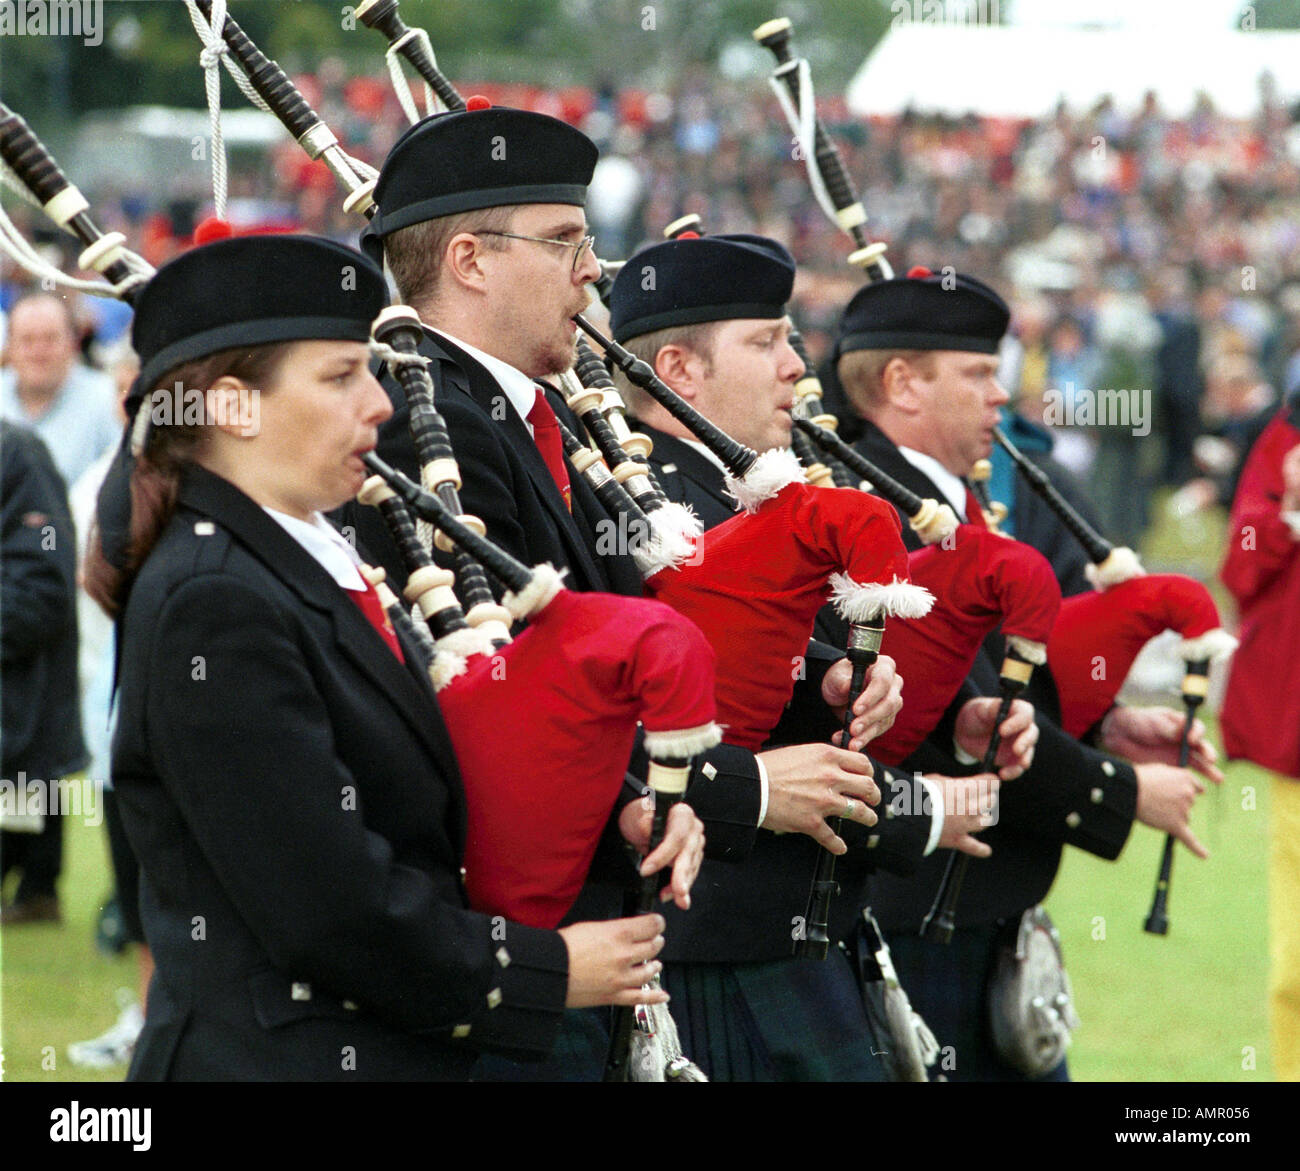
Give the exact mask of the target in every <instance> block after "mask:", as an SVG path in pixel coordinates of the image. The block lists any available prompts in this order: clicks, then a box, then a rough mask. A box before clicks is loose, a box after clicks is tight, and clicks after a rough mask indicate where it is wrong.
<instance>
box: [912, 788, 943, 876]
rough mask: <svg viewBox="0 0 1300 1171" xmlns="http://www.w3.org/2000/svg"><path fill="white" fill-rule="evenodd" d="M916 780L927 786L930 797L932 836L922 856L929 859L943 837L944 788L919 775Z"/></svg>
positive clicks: (927, 841)
mask: <svg viewBox="0 0 1300 1171" xmlns="http://www.w3.org/2000/svg"><path fill="white" fill-rule="evenodd" d="M916 779H917V780H918V781H920V783H921V784H922V785H924V786H925V791H926V792H927V793H928V794H929V795H930V836H929V838H928V839H927V840H926V843H925V853H924V854H923V855H922V857H925V858H928V857H929V856H930V855H931V854H933V853H934V851H935V849H936V848H937V847H938V845H939V839H940V838H941V837H943V819H944V808H943V786H942V785H940V784H939V783H938V782H937V781H931V780H927V779H926V778H925V777H923V776H921V775H920V774H919V773H918V774H917V777H916Z"/></svg>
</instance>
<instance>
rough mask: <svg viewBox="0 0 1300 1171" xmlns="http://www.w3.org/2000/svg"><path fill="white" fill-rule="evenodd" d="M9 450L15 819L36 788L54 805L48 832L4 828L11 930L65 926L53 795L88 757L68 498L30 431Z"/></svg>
mask: <svg viewBox="0 0 1300 1171" xmlns="http://www.w3.org/2000/svg"><path fill="white" fill-rule="evenodd" d="M0 448H2V449H3V461H0V468H2V469H3V471H2V477H3V482H2V483H0V610H3V613H4V622H3V624H0V642H2V643H3V660H2V661H0V671H2V672H3V688H2V689H0V708H2V709H3V714H2V716H0V742H2V745H3V746H2V747H0V776H2V777H3V778H4V780H5V781H7V782H9V783H10V784H11V785H12V786H13V788H12V789H9V788H8V787H7V790H8V792H9V794H11V795H12V797H13V798H14V809H13V811H12V812H31V810H30V809H28V808H26V806H27V802H28V794H29V793H30V794H33V795H35V790H34V789H33V786H36V787H38V788H39V791H40V793H41V794H42V795H43V797H44V801H45V806H44V809H43V810H42V812H43V813H44V818H43V822H42V824H41V826H40V827H39V829H36V828H35V827H34V826H28V827H27V832H14V831H13V830H9V829H5V830H0V883H3V882H4V880H5V879H6V878H7V877H8V875H9V873H10V872H11V871H13V870H21V872H22V878H21V880H20V881H19V883H18V886H17V889H16V891H15V893H14V898H13V901H12V902H10V903H5V904H4V905H3V906H0V924H3V925H4V926H6V927H11V926H16V925H20V924H29V923H57V922H59V921H60V919H61V918H62V916H61V912H60V909H59V898H58V890H57V882H58V878H59V873H60V871H61V869H62V862H63V822H62V819H61V818H60V817H59V816H58V815H57V814H56V812H55V810H54V809H53V808H52V803H53V796H52V794H53V793H54V792H55V790H54V782H55V781H57V780H59V779H60V778H63V777H65V776H67V774H68V773H71V772H76V771H77V770H78V769H81V768H84V767H85V765H86V750H85V746H84V745H83V743H82V739H81V714H80V711H79V708H78V703H77V610H76V561H77V541H76V535H75V533H74V532H73V528H72V517H71V515H70V514H69V512H68V494H67V490H66V489H65V488H64V486H63V482H62V480H61V479H60V478H59V474H58V472H57V470H56V469H55V467H54V463H53V461H52V460H51V458H50V454H49V452H48V451H47V450H46V447H45V444H44V443H42V442H41V440H40V438H39V437H38V436H37V435H36V434H35V433H33V432H32V431H31V430H30V429H29V428H26V427H21V426H16V425H15V424H13V423H10V422H7V421H3V422H0ZM20 792H21V793H22V794H23V805H24V808H23V809H19V808H18V803H17V797H18V794H19V793H20ZM8 812H10V811H8V810H6V813H8Z"/></svg>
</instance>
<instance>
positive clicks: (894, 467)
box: [853, 420, 946, 549]
mask: <svg viewBox="0 0 1300 1171" xmlns="http://www.w3.org/2000/svg"><path fill="white" fill-rule="evenodd" d="M862 429H863V434H862V438H861V439H859V440H858V441H857V442H856V443H855V444H854V445H853V447H854V450H855V451H859V452H861V453H862V454H863V455H864V456H865V457H866V458H867V459H869V460H870V461H871V462H872V463H873V464H875V465H876V467H878V468H879V469H880V470H881V471H882V472H884V473H885V475H887V476H889V477H891V478H892V479H895V480H897V481H898V482H899V483H900V484H902V485H903V487H904V488H909V489H911V490H912V491H913V492H915V493H916V494H917V495H918V496H921V497H931V498H933V499H935V500H938V501H939V502H940V503H941V504H942V503H945V502H946V497H945V496H944V495H943V493H942V492H940V491H939V488H938V486H937V485H936V484H935V482H934V481H933V480H931V479H930V477H929V476H927V475H926V474H925V473H924V472H923V471H921V469H920V468H918V467H917V466H916V465H915V464H913V463H911V462H910V461H909V460H908V459H907V457H906V456H905V455H904V454H903V453H902V452H901V451H899V450H898V446H897V444H895V443H894V441H893V440H892V439H890V438H889V436H887V435H886V434H885V433H884V432H883V431H882V430H880V428H879V427H877V426H876V425H875V424H874V423H872V422H870V421H868V420H863V423H862ZM899 520H900V521H901V523H902V526H903V543H904V544H905V545H906V546H907V547H908V548H909V549H918V548H920V544H921V542H920V538H919V537H917V535H916V533H915V532H914V531H913V530H912V528H911V526H910V525H909V524H908V523H907V517H905V516H903V515H902V513H899Z"/></svg>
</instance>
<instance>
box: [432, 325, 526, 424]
mask: <svg viewBox="0 0 1300 1171" xmlns="http://www.w3.org/2000/svg"><path fill="white" fill-rule="evenodd" d="M429 328H430V329H432V330H433V332H434V333H436V334H438V335H439V336H441V337H445V338H446V339H447V340H448V341H449V342H451V343H452V345H455V346H459V347H460V348H461V349H462V350H464V351H465V353H467V354H468V355H469V356H470V357H471V358H473V359H475V360H476V361H478V362H480V363H482V365H483V366H484V368H485V369H486V370H487V372H488V373H489V374H491V375H492V377H493V378H495V379H496V381H497V384H498V385H499V386H500V387H501V389H502V390H503V391H504V392H505V396H506V398H507V399H509V401H510V405H511V406H512V407H514V408H515V410H516V411H517V412H518V414H519V417H520V418H521V419H523V421H524V423H525V424H526V425H527V427H528V431H529V433H530V434H531V433H532V430H533V426H532V424H531V423H529V422H528V412H529V411H531V410H532V409H533V404H534V403H535V402H536V401H537V383H535V382H534V381H533V380H532V379H531V378H529V377H528V375H527V374H525V373H524V372H523V371H522V370H518V369H516V368H515V367H514V366H511V365H510V363H509V362H503V361H501V359H500V358H494V357H493V356H492V355H491V354H485V353H484V352H483V351H482V350H480V349H479V348H478V347H477V346H471V345H470V344H469V342H463V341H461V340H460V338H458V337H455V336H454V335H453V334H450V333H448V332H447V331H446V330H445V329H435V328H434V327H433V326H430V327H429Z"/></svg>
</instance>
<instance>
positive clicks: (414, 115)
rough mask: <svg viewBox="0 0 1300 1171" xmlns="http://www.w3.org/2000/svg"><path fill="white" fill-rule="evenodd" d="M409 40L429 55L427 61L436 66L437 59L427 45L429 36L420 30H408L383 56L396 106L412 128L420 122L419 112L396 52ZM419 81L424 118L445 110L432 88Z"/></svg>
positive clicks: (429, 45)
mask: <svg viewBox="0 0 1300 1171" xmlns="http://www.w3.org/2000/svg"><path fill="white" fill-rule="evenodd" d="M410 40H416V41H419V42H420V45H421V46H422V47H423V49H424V51H425V52H426V53H428V54H429V60H430V61H432V62H433V63H434V64H435V65H437V63H438V59H437V58H436V57H435V56H434V55H433V46H432V45H431V44H430V43H429V34H428V33H427V32H426V31H425V30H424V29H422V28H413V29H408V30H407V31H406V34H405V35H404V36H402V37H399V38H398V39H397V40H395V41H394V42H393V43H392V44H391V45H389V46H388V52H387V53H385V54H384V56H385V57H386V58H387V59H388V76H389V77H390V78H391V79H392V82H393V92H394V93H395V94H396V95H397V101H398V104H399V105H401V107H402V113H403V114H405V115H406V120H407V121H408V122H410V123H411V125H412V126H414V125H415V124H416V123H417V122H418V121H419V120H420V111H419V110H418V109H417V108H416V105H415V95H414V94H413V93H411V83H410V82H409V81H407V79H406V74H405V73H403V72H402V63H401V60H400V59H399V57H398V51H399V50H400V49H401V47H402V46H403V45H405V44H406V42H407V41H410ZM420 81H421V83H422V84H423V85H424V113H425V116H426V117H427V116H428V115H430V114H433V113H436V112H439V111H442V110H445V109H446V108H447V107H446V106H444V105H443V104H442V102H440V101H439V100H438V95H437V94H435V93H434V92H433V87H432V86H431V85H430V84H429V83H428V82H427V81H425V80H424V78H423V77H421V78H420Z"/></svg>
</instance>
